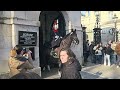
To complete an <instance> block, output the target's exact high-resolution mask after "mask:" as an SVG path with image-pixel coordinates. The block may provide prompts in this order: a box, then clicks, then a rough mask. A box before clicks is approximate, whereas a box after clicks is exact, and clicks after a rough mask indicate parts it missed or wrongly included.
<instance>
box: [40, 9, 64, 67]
mask: <svg viewBox="0 0 120 90" xmlns="http://www.w3.org/2000/svg"><path fill="white" fill-rule="evenodd" d="M56 18H57V19H58V20H59V33H60V34H61V36H65V35H66V27H65V26H66V21H65V18H64V16H63V14H62V12H60V11H42V12H41V13H40V17H39V20H40V23H41V25H40V29H39V31H40V33H39V35H40V36H39V40H40V42H39V44H40V45H39V46H40V54H39V55H40V66H42V64H43V63H46V61H45V60H44V57H45V55H44V50H43V44H44V43H45V42H50V41H51V39H52V33H53V31H52V24H53V21H54V20H55V19H56Z"/></svg>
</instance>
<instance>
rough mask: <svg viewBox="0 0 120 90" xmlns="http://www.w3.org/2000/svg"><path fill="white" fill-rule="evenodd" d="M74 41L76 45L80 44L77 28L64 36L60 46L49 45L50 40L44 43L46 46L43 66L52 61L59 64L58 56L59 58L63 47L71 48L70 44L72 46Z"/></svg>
mask: <svg viewBox="0 0 120 90" xmlns="http://www.w3.org/2000/svg"><path fill="white" fill-rule="evenodd" d="M72 43H73V44H75V45H78V44H79V39H78V37H77V33H76V29H75V30H72V31H71V32H70V33H68V34H67V35H65V36H64V37H63V38H62V40H61V42H60V46H58V47H50V46H49V45H50V42H46V43H45V44H44V46H45V47H44V58H43V61H44V63H43V65H42V66H44V67H46V66H48V65H49V64H50V62H52V61H56V62H57V64H59V60H58V58H59V52H60V50H61V49H62V48H70V46H71V44H72ZM57 45H58V44H57ZM51 46H52V45H51ZM53 48H54V49H53ZM52 52H53V53H52ZM55 55H56V56H55ZM56 58H57V60H56ZM54 59H55V60H54Z"/></svg>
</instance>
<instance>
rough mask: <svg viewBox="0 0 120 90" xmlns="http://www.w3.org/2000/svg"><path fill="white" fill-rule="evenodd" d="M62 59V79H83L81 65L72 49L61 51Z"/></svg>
mask: <svg viewBox="0 0 120 90" xmlns="http://www.w3.org/2000/svg"><path fill="white" fill-rule="evenodd" d="M60 60H61V67H60V72H61V77H60V79H82V77H81V74H80V71H81V65H80V63H79V61H78V60H77V59H76V56H75V54H74V53H73V51H72V50H71V49H62V50H61V51H60Z"/></svg>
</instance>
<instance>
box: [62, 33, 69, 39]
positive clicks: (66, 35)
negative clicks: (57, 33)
mask: <svg viewBox="0 0 120 90" xmlns="http://www.w3.org/2000/svg"><path fill="white" fill-rule="evenodd" d="M69 35H70V33H68V34H67V35H65V36H64V37H63V38H62V40H64V39H66V38H67V37H68V36H69Z"/></svg>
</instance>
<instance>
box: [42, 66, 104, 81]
mask: <svg viewBox="0 0 120 90" xmlns="http://www.w3.org/2000/svg"><path fill="white" fill-rule="evenodd" d="M80 73H81V76H82V78H83V79H104V78H102V77H100V76H99V75H95V74H92V73H89V72H86V71H81V72H80ZM42 78H43V79H59V78H60V76H59V75H58V69H57V68H55V69H52V70H51V71H44V72H42Z"/></svg>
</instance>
